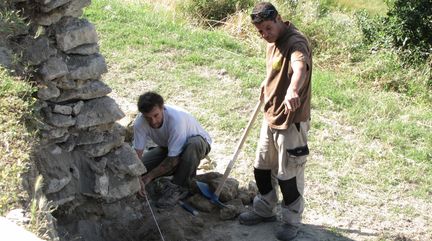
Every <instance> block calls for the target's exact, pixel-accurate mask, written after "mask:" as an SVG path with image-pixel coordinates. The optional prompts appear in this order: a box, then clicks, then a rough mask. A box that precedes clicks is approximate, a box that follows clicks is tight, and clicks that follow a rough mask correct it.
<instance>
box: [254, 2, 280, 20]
mask: <svg viewBox="0 0 432 241" xmlns="http://www.w3.org/2000/svg"><path fill="white" fill-rule="evenodd" d="M277 15H278V11H277V10H276V8H275V7H274V6H273V4H271V3H269V2H260V3H258V4H257V5H255V7H254V8H253V10H252V13H251V15H250V17H251V19H252V23H254V24H255V23H261V22H263V21H266V20H275V19H276V17H277Z"/></svg>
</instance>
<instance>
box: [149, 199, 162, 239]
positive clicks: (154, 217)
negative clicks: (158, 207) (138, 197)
mask: <svg viewBox="0 0 432 241" xmlns="http://www.w3.org/2000/svg"><path fill="white" fill-rule="evenodd" d="M144 196H145V198H146V200H147V205H148V206H149V208H150V212H151V215H152V216H153V220H154V221H155V223H156V227H157V229H158V231H159V234H160V236H161V238H162V241H165V239H164V236H163V235H162V231H161V229H160V227H159V224H158V222H157V220H156V216H155V215H154V213H153V209H152V207H151V206H150V201H149V199H148V197H147V196H148V194H147V192H146V193H145V194H144Z"/></svg>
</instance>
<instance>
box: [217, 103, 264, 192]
mask: <svg viewBox="0 0 432 241" xmlns="http://www.w3.org/2000/svg"><path fill="white" fill-rule="evenodd" d="M261 104H262V101H259V102H258V103H257V104H256V106H255V110H254V112H253V113H252V116H251V118H250V119H249V123H248V124H247V126H246V129H245V130H244V131H243V135H242V137H241V138H240V141H239V143H238V144H237V147H236V149H235V152H234V155H233V156H232V158H231V161H230V162H229V164H228V166H227V168H226V170H225V173H224V175H223V178H222V181H221V183H219V186H218V187H217V189H216V192H215V195H216V196H217V197H219V195H220V193H221V192H222V187H223V185H224V184H225V182H226V180H227V178H228V176H229V174H230V172H231V169H232V168H233V166H234V162H235V161H236V160H237V157H238V155H239V153H240V150H241V148H242V146H243V144H244V143H245V141H246V137H247V135H248V134H249V131H250V129H251V127H252V124H253V123H254V121H255V119H256V118H257V116H258V113H259V110H260V108H261Z"/></svg>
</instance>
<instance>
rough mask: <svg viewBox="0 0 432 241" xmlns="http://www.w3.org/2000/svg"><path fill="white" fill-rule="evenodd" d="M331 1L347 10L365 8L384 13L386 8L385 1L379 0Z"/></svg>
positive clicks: (374, 12)
mask: <svg viewBox="0 0 432 241" xmlns="http://www.w3.org/2000/svg"><path fill="white" fill-rule="evenodd" d="M333 2H334V3H335V4H336V5H338V6H340V7H342V8H346V9H348V10H358V9H365V10H367V11H368V12H370V13H373V14H384V13H385V11H386V9H387V6H386V4H385V2H384V1H381V0H374V1H370V0H355V1H353V0H335V1H333Z"/></svg>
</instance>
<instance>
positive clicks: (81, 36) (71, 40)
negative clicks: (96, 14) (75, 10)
mask: <svg viewBox="0 0 432 241" xmlns="http://www.w3.org/2000/svg"><path fill="white" fill-rule="evenodd" d="M55 29H56V40H57V46H58V47H59V48H60V49H61V50H63V51H68V50H71V49H74V48H76V47H78V46H81V45H87V44H96V43H97V42H98V36H97V33H96V29H95V27H94V26H93V24H91V23H90V22H89V21H87V20H86V19H79V18H63V19H62V20H61V21H60V22H59V23H58V24H57V26H56V28H55Z"/></svg>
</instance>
